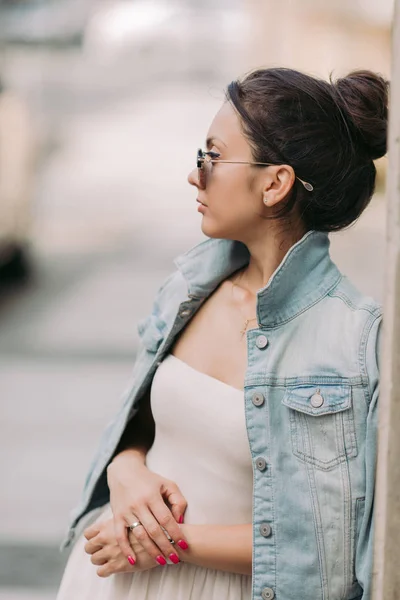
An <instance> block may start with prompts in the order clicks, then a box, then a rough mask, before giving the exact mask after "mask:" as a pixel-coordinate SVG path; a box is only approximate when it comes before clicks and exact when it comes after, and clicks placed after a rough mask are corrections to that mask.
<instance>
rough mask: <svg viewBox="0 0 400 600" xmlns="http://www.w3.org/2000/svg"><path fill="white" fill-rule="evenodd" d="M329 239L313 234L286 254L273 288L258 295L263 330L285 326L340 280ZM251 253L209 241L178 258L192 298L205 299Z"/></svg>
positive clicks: (272, 281)
mask: <svg viewBox="0 0 400 600" xmlns="http://www.w3.org/2000/svg"><path fill="white" fill-rule="evenodd" d="M329 246H330V241H329V237H328V234H326V233H322V232H318V231H309V232H307V233H306V234H305V235H304V236H303V237H302V238H301V239H300V240H299V241H298V242H297V243H296V244H294V245H293V246H292V247H291V248H290V250H289V251H288V252H287V253H286V255H285V257H284V258H283V260H282V262H281V263H280V265H279V266H278V268H277V269H276V270H275V272H274V273H273V274H272V276H271V277H270V279H269V281H268V283H267V284H266V285H265V286H264V287H263V288H261V289H260V290H258V292H257V318H258V323H259V325H260V327H275V326H277V325H281V324H283V323H285V322H287V321H289V320H291V319H293V318H294V317H295V316H297V315H298V314H299V313H301V312H303V311H304V310H306V309H307V308H308V307H310V306H312V305H313V304H315V303H316V302H318V300H320V299H321V298H323V297H324V296H325V295H326V294H327V293H328V292H329V290H330V289H331V288H333V287H334V286H335V285H336V284H337V283H338V281H339V279H340V278H341V274H340V272H339V270H338V269H337V267H336V265H335V264H334V263H333V262H332V260H331V258H330V255H329ZM249 257H250V254H249V251H248V249H247V247H246V246H245V245H244V244H243V243H242V242H238V241H234V240H224V239H208V240H206V241H205V242H201V243H200V244H198V245H197V246H195V247H194V248H192V249H190V250H189V251H188V252H186V253H184V254H182V255H180V256H178V257H177V258H176V259H175V261H174V262H175V265H176V266H177V268H178V269H179V270H180V271H181V273H182V275H183V276H184V278H185V280H186V282H187V286H188V293H189V295H191V296H194V297H198V298H206V297H207V296H209V295H210V294H211V293H212V292H213V291H214V290H215V289H216V287H217V286H218V285H219V284H220V283H221V282H222V281H223V280H224V279H226V278H227V277H229V276H230V275H231V274H232V273H233V272H235V271H237V270H238V269H240V268H241V267H244V266H245V265H246V264H248V262H249Z"/></svg>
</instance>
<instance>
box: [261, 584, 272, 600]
mask: <svg viewBox="0 0 400 600" xmlns="http://www.w3.org/2000/svg"><path fill="white" fill-rule="evenodd" d="M261 598H262V599H263V600H272V599H273V598H275V592H274V590H273V589H272V588H269V587H265V588H263V590H262V592H261Z"/></svg>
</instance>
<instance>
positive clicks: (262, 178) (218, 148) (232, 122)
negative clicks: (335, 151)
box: [188, 102, 293, 242]
mask: <svg viewBox="0 0 400 600" xmlns="http://www.w3.org/2000/svg"><path fill="white" fill-rule="evenodd" d="M207 139H208V140H209V144H208V147H207V148H204V150H212V151H213V152H218V153H219V154H220V155H221V156H220V157H219V158H217V159H216V162H214V163H213V164H212V165H207V181H206V188H205V189H203V188H202V187H201V185H200V182H199V178H198V171H197V169H193V171H191V173H190V174H189V176H188V181H189V183H190V184H191V185H194V186H195V187H196V188H197V190H198V193H197V201H198V202H199V203H201V204H202V205H203V207H202V208H201V211H202V213H203V218H202V223H201V229H202V231H203V233H204V234H205V235H206V236H208V237H215V238H225V239H234V240H240V241H243V242H246V240H248V239H249V236H250V235H251V236H254V234H256V233H257V229H258V228H260V229H261V228H262V230H263V231H265V226H266V220H265V218H264V219H263V218H262V216H265V215H266V214H268V212H266V206H265V204H264V199H265V198H268V194H269V197H270V198H271V199H272V201H273V197H275V196H274V194H275V195H276V192H277V191H279V190H278V188H279V189H280V188H281V187H282V186H281V183H282V182H280V180H279V177H277V174H278V170H279V167H278V166H274V167H263V168H260V167H253V166H251V165H245V164H227V163H221V164H218V160H229V161H248V162H253V161H254V159H253V157H252V154H251V149H250V145H249V143H248V141H247V140H246V138H245V136H244V134H243V132H242V129H241V126H240V121H239V117H238V116H237V113H236V111H235V109H234V108H233V107H232V105H231V104H230V102H225V103H224V104H223V105H222V107H221V108H220V110H219V111H218V112H217V114H216V115H215V117H214V120H213V122H212V123H211V126H210V128H209V130H208V133H207ZM286 175H287V171H286ZM289 177H290V180H291V182H289V181H288V178H287V177H286V179H285V177H284V179H285V181H284V182H283V183H284V184H285V185H286V187H287V184H289V183H291V184H292V183H293V178H292V177H291V176H290V173H289ZM285 185H284V187H285ZM290 187H291V185H289V188H288V189H290ZM280 191H281V192H282V190H281V189H280ZM287 191H288V190H287V189H286V193H287ZM285 195H286V194H285ZM273 203H274V202H273ZM199 206H201V205H200V204H199ZM260 233H261V231H260Z"/></svg>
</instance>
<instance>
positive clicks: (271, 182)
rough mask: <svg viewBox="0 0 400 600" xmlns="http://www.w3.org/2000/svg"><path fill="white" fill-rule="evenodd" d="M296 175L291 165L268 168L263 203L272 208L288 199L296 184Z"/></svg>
mask: <svg viewBox="0 0 400 600" xmlns="http://www.w3.org/2000/svg"><path fill="white" fill-rule="evenodd" d="M295 179H296V177H295V174H294V171H293V168H292V167H291V166H290V165H276V166H275V165H273V166H271V167H269V168H268V178H267V179H266V181H265V185H264V188H263V202H264V204H265V206H268V207H272V206H275V204H278V202H281V201H282V200H284V199H285V198H286V196H287V195H288V193H289V192H290V190H291V189H292V187H293V184H294V182H295Z"/></svg>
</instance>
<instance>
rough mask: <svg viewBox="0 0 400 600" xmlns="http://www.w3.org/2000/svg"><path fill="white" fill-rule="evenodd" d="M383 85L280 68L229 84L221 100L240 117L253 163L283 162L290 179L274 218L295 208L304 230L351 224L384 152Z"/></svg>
mask: <svg viewBox="0 0 400 600" xmlns="http://www.w3.org/2000/svg"><path fill="white" fill-rule="evenodd" d="M388 89H389V82H388V81H386V80H385V79H384V78H383V77H382V76H380V75H379V74H376V73H372V72H371V71H353V72H352V73H350V74H349V75H347V77H344V78H341V79H337V80H336V81H333V80H332V77H331V78H330V80H329V82H328V81H324V80H322V79H318V78H316V77H311V76H310V75H306V74H304V73H300V72H299V71H295V70H293V69H286V68H271V69H258V70H256V71H253V72H251V73H249V74H247V75H246V76H245V77H244V78H243V79H241V80H240V79H238V80H236V81H232V82H231V83H230V84H229V86H228V88H227V90H226V99H227V100H228V101H229V102H231V104H232V105H233V106H234V108H235V109H236V111H237V112H238V114H239V117H240V120H241V124H242V128H243V132H244V134H245V135H246V137H247V139H248V141H249V143H250V146H251V148H252V153H253V158H254V160H255V161H256V162H272V163H274V164H289V165H291V166H292V167H293V169H294V172H295V174H296V175H297V176H298V177H300V178H301V179H304V180H305V181H308V182H310V183H311V184H312V185H313V186H314V190H313V191H312V192H309V191H306V190H305V189H304V187H303V186H302V184H301V183H300V182H299V181H298V180H297V179H296V180H295V181H296V183H295V184H294V186H293V188H292V191H291V193H290V194H289V197H288V199H287V202H286V204H285V206H284V208H283V211H280V213H279V215H278V216H284V215H287V214H288V213H289V212H290V211H291V210H292V208H293V207H294V205H295V204H296V205H297V208H298V209H299V214H300V215H301V218H302V220H303V222H304V224H305V226H306V227H307V229H308V230H309V229H316V230H318V231H335V230H339V229H342V228H344V227H346V226H348V225H350V224H351V223H353V222H354V221H355V220H356V219H357V218H358V217H359V216H360V214H361V213H362V211H363V210H364V209H365V208H366V206H367V205H368V203H369V201H370V200H371V197H372V194H373V192H374V189H375V177H376V169H375V165H374V163H373V160H374V159H377V158H379V157H381V156H383V155H384V154H386V146H387V119H388V107H387V105H388Z"/></svg>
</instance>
